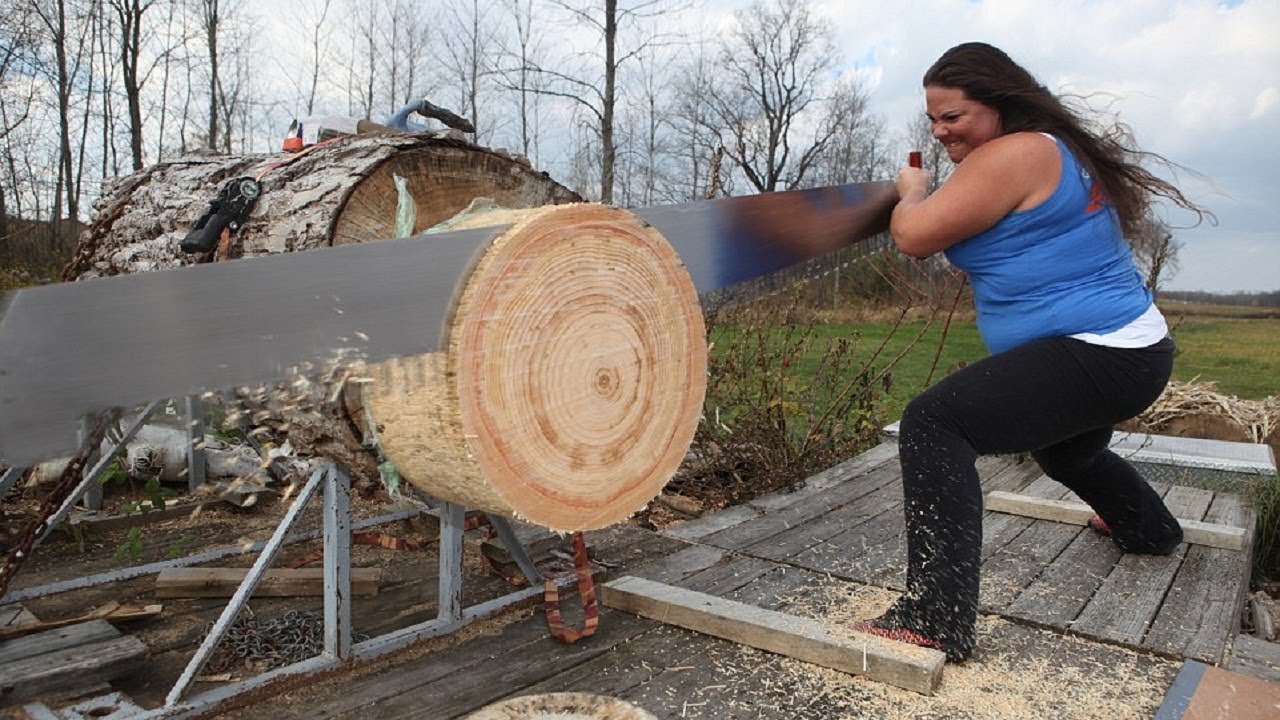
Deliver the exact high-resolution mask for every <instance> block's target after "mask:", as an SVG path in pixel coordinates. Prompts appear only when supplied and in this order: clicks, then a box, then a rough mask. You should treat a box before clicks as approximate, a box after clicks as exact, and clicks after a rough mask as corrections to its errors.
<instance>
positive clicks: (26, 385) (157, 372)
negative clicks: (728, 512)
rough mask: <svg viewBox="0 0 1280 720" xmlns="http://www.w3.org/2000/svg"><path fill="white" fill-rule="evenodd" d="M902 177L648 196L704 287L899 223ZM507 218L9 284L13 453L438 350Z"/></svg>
mask: <svg viewBox="0 0 1280 720" xmlns="http://www.w3.org/2000/svg"><path fill="white" fill-rule="evenodd" d="M896 201H897V195H896V192H895V191H894V188H893V185H892V184H891V183H864V184H859V185H846V186H840V187H835V188H821V189H814V190H800V191H790V192H782V193H768V194H762V195H752V196H745V197H734V198H723V199H718V200H707V201H702V202H692V203H686V204H683V205H668V206H655V207H649V208H642V209H639V210H634V211H633V212H634V213H635V214H636V215H637V216H638V217H640V218H641V219H643V220H644V221H645V222H648V223H650V224H652V225H653V226H654V227H656V228H657V229H658V230H659V231H660V232H661V233H662V234H663V235H664V236H665V237H666V238H667V240H668V241H669V242H670V243H671V245H672V247H673V248H674V249H675V250H676V252H677V253H678V254H679V255H680V257H681V259H682V260H683V261H684V263H685V266H686V268H687V269H688V271H689V274H690V276H691V277H692V279H693V283H694V287H695V288H696V289H697V291H698V293H699V294H700V295H703V296H705V295H708V294H710V293H715V292H718V291H721V290H724V289H726V288H728V287H730V286H732V285H735V284H737V283H740V282H742V281H744V280H748V279H751V278H754V277H758V276H760V275H764V274H767V273H769V272H773V271H775V270H778V269H780V268H783V267H786V266H789V265H792V264H795V263H797V262H801V261H803V260H806V259H809V258H812V257H815V256H817V255H821V254H824V253H826V252H829V251H830V250H832V249H835V248H836V247H838V246H840V245H842V244H848V243H850V242H852V241H855V240H858V239H861V238H865V237H869V236H871V235H874V234H877V233H880V232H883V231H884V230H885V228H886V227H887V224H888V214H889V211H890V210H892V207H893V205H894V203H896ZM505 227H506V226H496V227H489V228H478V229H469V230H461V231H454V232H445V233H437V234H428V235H419V236H416V237H412V238H400V239H394V240H383V241H379V242H372V243H364V244H359V245H346V246H341V247H333V248H325V249H321V250H313V251H308V252H301V253H287V254H280V255H271V256H264V257H257V258H252V259H245V260H235V261H231V262H225V263H214V264H205V265H196V266H191V267H184V268H177V269H173V270H164V271H159V272H153V273H141V274H136V275H124V276H118V277H111V278H102V279H95V280H90V281H85V282H75V283H62V284H56V285H48V286H42V287H35V288H28V289H24V290H19V291H17V292H14V293H9V294H7V295H5V296H0V465H5V466H26V465H31V464H34V463H35V462H38V461H41V460H45V459H49V458H52V457H58V456H60V455H65V454H68V453H70V452H71V451H73V450H74V449H75V448H76V446H77V428H78V426H79V420H80V418H81V417H83V415H84V414H86V413H90V412H97V411H100V410H103V409H106V408H109V407H132V406H136V405H139V404H142V403H145V402H147V401H149V400H153V399H156V398H164V397H180V396H185V395H192V394H198V393H202V392H206V391H212V390H223V389H228V388H233V387H238V386H257V385H261V384H263V383H269V382H272V381H277V380H281V379H285V378H288V377H290V376H291V375H294V374H298V373H303V374H306V373H309V372H313V371H316V370H323V369H324V368H332V367H334V366H336V365H340V364H342V363H344V362H347V361H351V360H355V359H359V360H364V361H368V362H377V361H379V360H384V359H387V358H390V357H396V356H402V355H413V354H418V353H427V352H433V351H435V350H437V349H438V346H439V343H440V341H441V337H442V334H443V332H444V329H445V323H446V320H447V318H448V315H449V312H450V310H451V303H452V301H453V298H454V292H455V288H456V287H457V285H458V283H459V281H460V280H461V279H462V278H463V277H464V276H465V275H466V273H467V271H468V269H469V267H470V266H471V265H472V264H473V263H474V262H475V260H476V259H477V258H478V256H479V254H480V251H481V250H482V249H483V248H485V247H487V246H488V244H489V243H490V241H491V240H492V239H493V238H494V237H496V236H497V235H499V234H500V233H501V232H502V231H503V230H504V229H505Z"/></svg>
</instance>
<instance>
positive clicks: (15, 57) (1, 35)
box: [0, 0, 36, 264]
mask: <svg viewBox="0 0 1280 720" xmlns="http://www.w3.org/2000/svg"><path fill="white" fill-rule="evenodd" d="M0 14H3V15H4V17H5V18H7V21H6V22H4V23H2V24H0V142H2V143H3V150H4V156H5V157H6V159H7V167H6V170H8V172H7V174H6V175H5V176H4V177H2V178H0V243H3V242H4V241H5V240H8V238H9V212H10V204H11V203H10V202H9V200H8V198H9V197H12V198H13V203H12V205H13V207H14V209H15V211H16V214H21V208H22V197H21V195H20V194H18V193H16V192H15V188H16V186H17V181H18V173H17V165H16V163H15V160H14V155H15V148H14V146H13V145H12V144H11V139H12V136H13V134H14V133H15V132H17V131H18V129H19V128H21V127H22V125H23V124H24V123H26V122H27V119H28V118H29V117H30V116H31V109H32V104H33V102H34V99H35V93H36V85H35V83H32V82H29V81H27V80H26V78H23V77H19V73H18V68H19V67H20V66H22V65H25V64H28V63H30V62H31V61H32V60H33V58H34V54H35V50H36V49H35V31H34V28H33V26H32V20H33V17H32V12H31V6H30V5H28V4H27V3H26V2H22V1H19V0H0ZM3 250H4V246H0V257H4V253H3ZM6 264H7V263H6Z"/></svg>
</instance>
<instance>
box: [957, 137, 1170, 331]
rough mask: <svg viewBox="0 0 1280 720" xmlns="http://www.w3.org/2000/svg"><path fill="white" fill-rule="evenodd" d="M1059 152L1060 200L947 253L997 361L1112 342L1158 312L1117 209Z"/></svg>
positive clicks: (1012, 217) (1013, 216) (1009, 218)
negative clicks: (1009, 353) (1042, 343)
mask: <svg viewBox="0 0 1280 720" xmlns="http://www.w3.org/2000/svg"><path fill="white" fill-rule="evenodd" d="M1055 142H1057V144H1058V152H1059V153H1060V154H1061V156H1062V175H1061V177H1060V178H1059V179H1058V187H1057V188H1055V189H1054V191H1053V195H1051V196H1049V198H1048V199H1047V200H1045V201H1044V202H1043V203H1041V204H1040V205H1037V206H1036V207H1034V208H1030V209H1028V210H1022V211H1018V212H1012V213H1009V214H1008V215H1006V216H1004V217H1003V218H1001V220H1000V222H998V223H996V224H995V225H994V226H992V227H991V228H989V229H987V230H984V231H983V232H981V233H979V234H977V235H974V236H973V237H971V238H969V239H967V240H964V241H962V242H959V243H956V244H955V245H952V246H951V247H950V248H948V249H947V250H946V256H947V259H948V260H950V261H951V264H953V265H955V266H956V267H958V268H960V269H962V270H964V271H965V272H967V273H968V274H969V281H970V283H971V284H972V285H973V296H974V304H975V305H976V306H977V310H978V331H979V332H980V333H981V334H982V340H983V342H984V343H986V346H987V349H988V350H989V351H991V352H992V353H998V352H1002V351H1004V350H1008V349H1009V348H1013V347H1017V346H1018V345H1021V344H1023V343H1027V342H1030V341H1032V340H1039V339H1041V338H1047V337H1058V336H1064V335H1073V334H1075V333H1084V332H1089V333H1097V334H1103V333H1107V332H1111V331H1113V330H1117V329H1119V328H1121V327H1124V326H1125V325H1127V324H1128V323H1129V322H1131V321H1133V320H1134V319H1136V318H1137V317H1138V316H1139V315H1141V314H1142V313H1143V312H1145V311H1146V310H1147V308H1148V307H1150V305H1151V292H1150V291H1149V290H1148V289H1147V287H1146V285H1145V284H1144V283H1143V280H1142V276H1141V275H1140V274H1139V273H1138V270H1137V267H1136V266H1135V265H1134V263H1133V253H1132V251H1131V250H1130V249H1129V244H1128V243H1127V242H1125V239H1124V237H1123V235H1122V234H1121V231H1120V224H1119V222H1118V219H1117V217H1116V214H1115V210H1114V208H1112V207H1111V205H1110V203H1108V202H1107V201H1106V200H1105V198H1103V196H1102V193H1101V192H1100V190H1099V188H1097V187H1096V186H1095V185H1094V183H1093V181H1092V179H1091V178H1090V177H1089V174H1088V172H1087V171H1086V170H1085V169H1084V168H1083V167H1081V165H1080V164H1079V163H1078V162H1077V161H1076V158H1075V156H1074V155H1073V154H1072V153H1071V151H1070V150H1069V149H1068V148H1067V146H1066V145H1064V144H1063V142H1062V141H1061V140H1058V139H1057V138H1055Z"/></svg>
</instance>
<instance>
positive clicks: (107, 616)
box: [0, 600, 164, 641]
mask: <svg viewBox="0 0 1280 720" xmlns="http://www.w3.org/2000/svg"><path fill="white" fill-rule="evenodd" d="M163 609H164V605H159V604H154V605H138V604H122V603H118V602H116V601H114V600H112V601H111V602H108V603H106V604H105V605H103V606H101V607H99V608H95V609H94V610H92V611H90V612H87V613H85V614H83V615H77V616H75V617H69V618H63V619H62V620H49V621H41V622H34V623H27V624H25V625H16V626H14V627H6V628H0V641H3V640H10V639H13V638H17V637H22V636H24V635H31V634H32V633H38V632H43V631H45V630H53V629H56V628H61V627H67V626H69V625H78V624H80V623H83V622H89V621H91V620H111V621H115V622H123V621H126V620H138V619H141V618H148V617H155V616H156V615H159V614H160V611H161V610H163Z"/></svg>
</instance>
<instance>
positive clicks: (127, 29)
mask: <svg viewBox="0 0 1280 720" xmlns="http://www.w3.org/2000/svg"><path fill="white" fill-rule="evenodd" d="M108 4H109V5H110V6H111V9H112V10H113V11H114V12H115V16H116V21H117V22H118V23H119V31H120V45H119V52H120V79H121V82H122V84H123V85H124V95H125V102H126V103H127V105H128V110H129V153H130V157H131V159H132V160H133V169H134V170H135V171H137V170H141V169H142V155H143V153H142V89H143V84H144V83H145V82H146V77H145V75H144V74H143V73H142V72H141V70H140V69H139V68H140V65H141V62H142V49H143V47H142V46H143V40H144V39H145V38H146V37H147V33H146V32H145V30H144V22H145V15H146V14H147V11H148V10H150V9H151V8H152V7H153V6H154V5H155V0H108Z"/></svg>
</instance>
